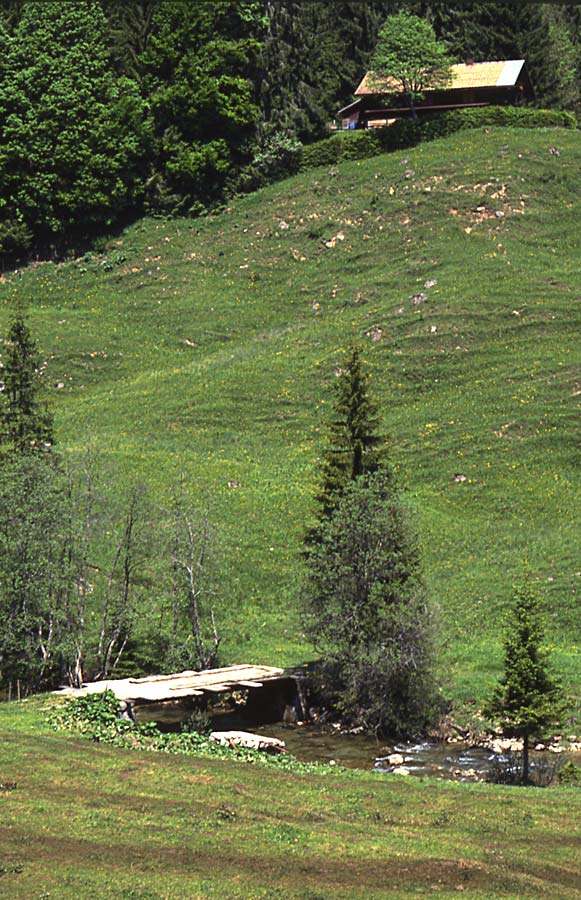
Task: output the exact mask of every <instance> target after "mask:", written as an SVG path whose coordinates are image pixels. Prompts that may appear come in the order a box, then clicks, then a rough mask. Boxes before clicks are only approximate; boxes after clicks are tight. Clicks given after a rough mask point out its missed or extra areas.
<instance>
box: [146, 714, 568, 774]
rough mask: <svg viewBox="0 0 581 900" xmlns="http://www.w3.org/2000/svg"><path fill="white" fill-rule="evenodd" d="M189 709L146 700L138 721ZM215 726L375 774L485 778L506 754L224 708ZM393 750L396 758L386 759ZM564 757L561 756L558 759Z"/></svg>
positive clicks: (550, 760)
mask: <svg viewBox="0 0 581 900" xmlns="http://www.w3.org/2000/svg"><path fill="white" fill-rule="evenodd" d="M189 714H191V706H188V705H187V704H183V703H179V702H176V703H173V704H167V703H160V704H151V705H149V706H147V707H142V708H138V710H137V720H138V721H156V722H158V724H160V725H161V727H162V728H163V727H165V728H169V729H171V730H174V729H176V728H179V723H180V722H181V721H183V720H184V718H186V717H187V716H188V715H189ZM212 728H214V729H215V730H216V731H251V732H252V733H254V734H261V735H264V736H268V737H275V738H279V739H280V740H282V741H284V742H285V745H286V748H287V750H288V751H289V753H292V755H293V756H295V757H296V758H297V759H298V760H300V761H301V762H321V763H330V764H335V765H338V766H345V767H346V768H351V769H366V770H368V771H369V770H372V771H376V772H378V773H391V772H394V771H396V772H397V771H399V772H400V773H401V774H409V775H416V776H430V777H432V778H434V777H435V778H445V779H448V780H455V781H475V780H482V779H485V778H486V776H487V775H488V774H489V773H490V772H491V770H493V769H494V768H495V767H496V766H497V765H498V763H499V762H505V761H506V758H505V757H502V756H499V755H498V754H495V753H493V752H492V751H491V750H487V749H484V748H481V747H472V746H470V745H469V744H466V743H462V742H458V743H453V744H448V743H445V742H444V741H423V742H417V741H416V742H412V741H410V742H401V743H389V744H387V743H386V742H383V741H378V740H376V739H375V738H372V737H369V736H367V735H364V734H349V733H345V732H341V731H340V730H339V729H334V728H333V727H324V728H323V727H320V726H317V725H285V724H284V723H282V722H279V723H274V724H267V725H256V724H255V723H252V722H249V721H247V720H245V719H244V717H242V716H240V715H239V714H236V713H232V712H229V711H227V710H225V711H224V712H223V713H221V714H218V715H216V716H213V717H212ZM394 754H397V755H398V756H399V757H400V759H398V760H397V761H394V760H393V759H392V760H391V761H390V759H389V757H393V755H394ZM563 758H566V759H574V761H575V762H577V764H581V754H569V753H567V754H561V759H563ZM563 761H564V759H563ZM560 762H561V760H560V759H558V758H557V755H556V754H554V753H534V754H532V755H531V766H532V767H534V766H535V765H536V766H542V765H544V766H547V767H549V768H551V767H554V766H556V765H558V764H559V763H560Z"/></svg>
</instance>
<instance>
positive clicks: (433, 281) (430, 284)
mask: <svg viewBox="0 0 581 900" xmlns="http://www.w3.org/2000/svg"><path fill="white" fill-rule="evenodd" d="M437 283H438V282H437V280H436V279H435V278H428V280H427V281H426V283H425V284H424V290H426V291H429V290H430V288H433V287H436V285H437Z"/></svg>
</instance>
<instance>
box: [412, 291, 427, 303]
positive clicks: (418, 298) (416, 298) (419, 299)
mask: <svg viewBox="0 0 581 900" xmlns="http://www.w3.org/2000/svg"><path fill="white" fill-rule="evenodd" d="M427 299H428V296H427V294H414V295H413V297H412V303H413V304H414V306H419V305H420V303H425V302H426V300H427Z"/></svg>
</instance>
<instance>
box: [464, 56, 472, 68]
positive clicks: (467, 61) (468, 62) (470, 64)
mask: <svg viewBox="0 0 581 900" xmlns="http://www.w3.org/2000/svg"><path fill="white" fill-rule="evenodd" d="M466 65H467V66H473V65H474V60H473V59H472V57H471V56H469V57H468V59H467V60H466Z"/></svg>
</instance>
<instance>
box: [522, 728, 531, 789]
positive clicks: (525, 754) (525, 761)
mask: <svg viewBox="0 0 581 900" xmlns="http://www.w3.org/2000/svg"><path fill="white" fill-rule="evenodd" d="M522 782H523V784H528V783H529V736H528V734H525V735H524V737H523V748H522Z"/></svg>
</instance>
